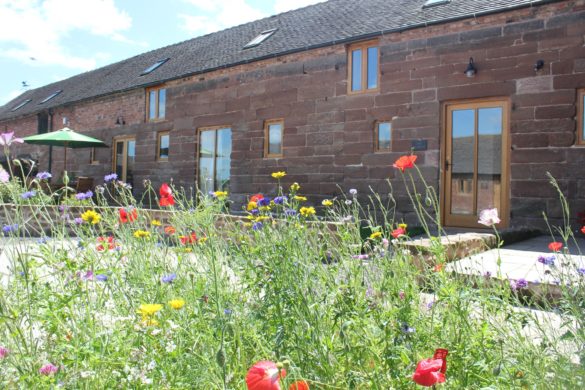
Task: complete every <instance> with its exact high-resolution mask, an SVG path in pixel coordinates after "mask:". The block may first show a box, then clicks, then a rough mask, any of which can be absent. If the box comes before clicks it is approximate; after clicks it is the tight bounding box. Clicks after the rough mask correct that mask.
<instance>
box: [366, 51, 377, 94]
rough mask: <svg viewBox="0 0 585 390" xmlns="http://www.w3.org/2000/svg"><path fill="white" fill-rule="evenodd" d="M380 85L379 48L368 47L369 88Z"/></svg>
mask: <svg viewBox="0 0 585 390" xmlns="http://www.w3.org/2000/svg"><path fill="white" fill-rule="evenodd" d="M377 87H378V48H377V47H368V89H372V88H377Z"/></svg>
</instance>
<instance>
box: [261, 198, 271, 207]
mask: <svg viewBox="0 0 585 390" xmlns="http://www.w3.org/2000/svg"><path fill="white" fill-rule="evenodd" d="M258 206H260V207H266V206H270V198H262V199H260V200H258Z"/></svg>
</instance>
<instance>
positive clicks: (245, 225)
mask: <svg viewBox="0 0 585 390" xmlns="http://www.w3.org/2000/svg"><path fill="white" fill-rule="evenodd" d="M244 227H252V223H250V222H244Z"/></svg>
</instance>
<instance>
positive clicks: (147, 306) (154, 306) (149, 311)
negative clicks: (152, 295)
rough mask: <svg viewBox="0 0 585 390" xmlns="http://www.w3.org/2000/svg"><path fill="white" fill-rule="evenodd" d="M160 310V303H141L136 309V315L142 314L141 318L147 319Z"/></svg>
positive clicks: (161, 306)
mask: <svg viewBox="0 0 585 390" xmlns="http://www.w3.org/2000/svg"><path fill="white" fill-rule="evenodd" d="M162 308H163V305H161V304H160V303H143V304H142V305H140V309H138V314H142V316H143V317H149V316H153V315H155V314H156V312H158V311H159V310H160V309H162Z"/></svg>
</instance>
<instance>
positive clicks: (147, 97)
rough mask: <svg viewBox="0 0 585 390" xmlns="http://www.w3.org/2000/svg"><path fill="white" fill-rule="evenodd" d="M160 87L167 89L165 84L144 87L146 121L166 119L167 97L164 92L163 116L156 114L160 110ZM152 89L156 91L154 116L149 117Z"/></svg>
mask: <svg viewBox="0 0 585 390" xmlns="http://www.w3.org/2000/svg"><path fill="white" fill-rule="evenodd" d="M161 89H167V88H166V86H165V85H157V86H156V87H151V88H146V121H147V122H160V121H164V120H165V119H166V116H167V110H166V104H167V99H166V92H165V116H163V117H162V118H161V117H159V116H158V113H159V112H160V108H159V103H160V102H159V93H160V92H159V91H160V90H161ZM152 91H156V94H155V95H156V105H155V112H156V115H155V117H154V118H152V119H151V118H150V93H151V92H152Z"/></svg>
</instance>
